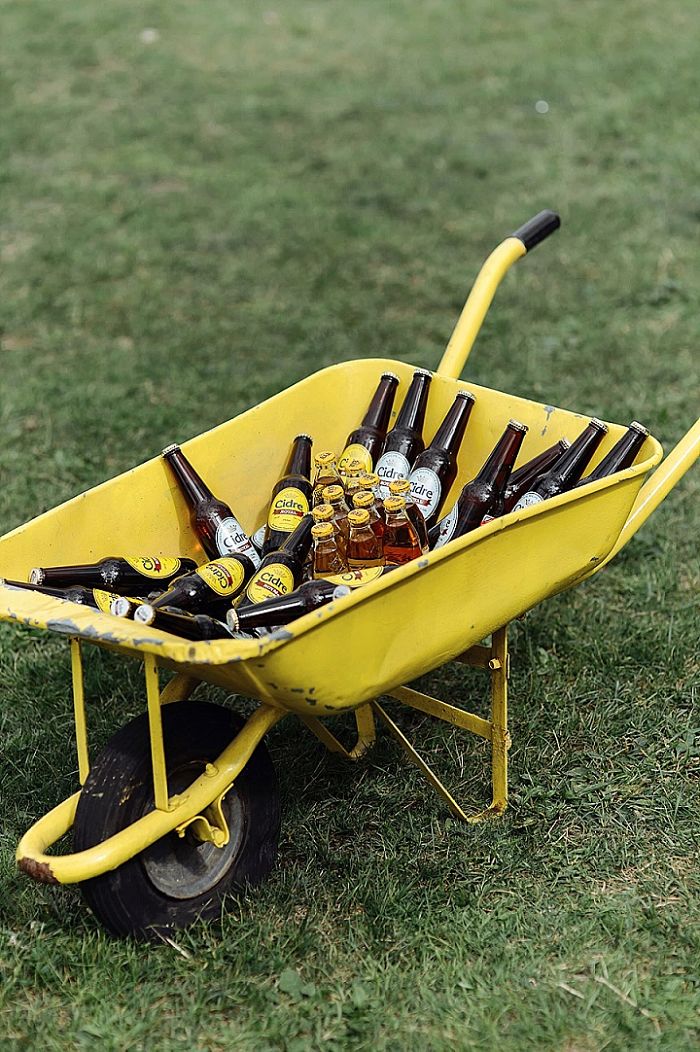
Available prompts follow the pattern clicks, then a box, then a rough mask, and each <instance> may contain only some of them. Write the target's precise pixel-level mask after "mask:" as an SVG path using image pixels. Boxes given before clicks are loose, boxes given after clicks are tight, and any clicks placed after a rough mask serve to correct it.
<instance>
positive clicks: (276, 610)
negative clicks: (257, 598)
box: [228, 590, 311, 632]
mask: <svg viewBox="0 0 700 1052" xmlns="http://www.w3.org/2000/svg"><path fill="white" fill-rule="evenodd" d="M307 609H311V607H310V605H309V601H308V598H307V597H306V596H305V595H304V594H303V593H301V592H300V591H299V590H297V591H296V592H290V593H289V594H288V595H283V596H280V597H279V599H266V600H265V601H264V602H262V603H257V604H253V605H251V606H245V607H239V608H238V609H237V610H234V611H233V612H232V615H231V620H230V621H229V622H228V623H229V627H230V628H231V629H232V630H233V631H234V632H236V631H238V630H240V631H241V632H245V631H247V630H248V629H249V628H272V627H273V626H274V625H286V624H287V623H288V622H289V621H294V620H295V619H296V618H297V617H301V615H302V614H304V613H306V611H307Z"/></svg>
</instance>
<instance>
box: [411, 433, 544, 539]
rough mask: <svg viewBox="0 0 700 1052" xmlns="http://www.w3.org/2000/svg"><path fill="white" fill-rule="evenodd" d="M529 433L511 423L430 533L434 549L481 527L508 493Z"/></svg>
mask: <svg viewBox="0 0 700 1052" xmlns="http://www.w3.org/2000/svg"><path fill="white" fill-rule="evenodd" d="M526 433H527V427H526V426H525V424H521V423H519V422H518V421H517V420H510V421H509V422H508V424H507V425H506V429H505V431H504V432H503V434H502V435H501V437H500V438H499V440H498V442H497V443H496V445H495V446H494V448H493V449H492V451H491V453H490V454H489V456H488V459H487V460H486V463H485V464H484V466H483V467H482V469H481V471H480V472H479V474H478V475H477V476H476V478H474V479H472V481H471V482H468V483H467V485H466V486H465V487H464V489H463V490H462V492H461V493H460V495H459V497H458V499H457V502H456V504H455V506H454V507H453V508H452V511H451V512H450V513H449V515H446V516H445V518H444V519H441V520H440V522H436V523H435V525H434V526H433V527H432V529H431V530H430V533H429V537H430V540H431V541H432V543H433V547H434V548H442V546H443V545H444V544H447V542H448V541H450V540H452V539H453V538H455V537H461V536H462V535H463V534H465V533H470V532H471V530H475V529H476V527H477V526H480V525H481V523H482V521H483V519H484V516H485V515H487V514H488V513H489V511H490V510H491V508H492V507H493V506H494V504H495V502H496V501H497V500H498V498H499V496H500V494H501V493H503V491H504V490H505V488H506V486H507V484H508V479H509V478H510V473H511V471H512V470H513V464H514V463H515V460H516V457H517V455H518V453H519V452H520V447H521V445H522V444H523V439H524V438H525V435H526Z"/></svg>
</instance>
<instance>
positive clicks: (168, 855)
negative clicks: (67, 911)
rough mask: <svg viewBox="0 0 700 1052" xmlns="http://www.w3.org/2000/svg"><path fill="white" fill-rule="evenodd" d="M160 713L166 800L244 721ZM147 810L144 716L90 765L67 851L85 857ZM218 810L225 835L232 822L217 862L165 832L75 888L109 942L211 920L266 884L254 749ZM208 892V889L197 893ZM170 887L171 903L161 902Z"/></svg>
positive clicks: (270, 859)
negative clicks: (234, 899) (230, 900)
mask: <svg viewBox="0 0 700 1052" xmlns="http://www.w3.org/2000/svg"><path fill="white" fill-rule="evenodd" d="M162 711H163V738H164V743H165V758H166V765H167V769H168V776H169V786H168V788H169V792H170V794H171V795H172V794H173V793H174V792H178V791H182V789H183V788H184V786H185V785H187V784H188V783H189V782H191V781H193V780H194V778H195V777H197V776H198V775H199V774H201V772H202V770H203V769H204V766H205V764H207V763H209V762H212V761H213V760H215V759H216V757H217V756H219V754H220V753H221V752H222V751H223V749H224V748H225V747H226V745H227V744H228V743H229V742H230V741H231V740H232V739H233V738H234V737H235V736H236V734H237V733H238V732H239V730H240V729H241V727H242V726H243V722H244V721H243V720H242V719H241V718H240V717H239V716H237V715H236V714H235V713H233V712H231V711H229V710H228V709H225V708H222V707H221V706H219V705H211V704H209V703H208V702H192V701H180V702H176V703H174V704H171V705H165V706H164V707H163V710H162ZM152 808H153V783H152V767H151V750H150V739H149V733H148V716H147V714H145V713H144V715H142V716H139V717H137V718H136V719H135V720H132V722H131V723H128V724H127V725H126V726H125V727H122V728H121V730H120V731H118V732H117V733H116V734H115V735H114V737H113V738H111V739H110V741H109V742H108V744H107V745H106V747H105V748H104V749H103V751H102V753H101V754H100V756H99V757H98V758H97V760H96V761H95V762H94V763H93V765H92V767H91V769H90V773H89V775H88V777H87V780H86V782H85V785H84V787H83V791H82V793H81V794H80V800H79V802H78V808H77V811H76V815H75V824H74V827H73V845H74V850H76V851H82V850H84V849H85V848H89V847H93V846H94V845H95V844H98V843H100V842H101V841H103V840H106V839H107V837H109V836H112V835H113V834H114V833H118V832H119V831H120V830H122V829H124V828H125V827H126V826H128V825H130V824H131V823H132V822H135V821H136V820H137V819H138V818H140V817H141V816H142V815H144V814H146V813H147V812H148V811H150V810H152ZM224 810H225V813H226V815H227V819H229V821H230V823H231V829H232V834H233V832H234V829H233V818H234V816H235V822H236V836H235V839H234V837H233V835H232V841H231V846H230V847H229V848H228V853H227V854H226V855H223V856H222V855H221V851H224V852H226V851H227V849H225V848H224V849H219V848H215V847H213V845H211V844H200V843H199V842H198V841H196V840H195V839H194V837H193V836H192V835H191V834H189V833H186V835H185V838H184V839H181V838H179V837H178V836H177V834H176V833H175V832H173V833H169V834H168V835H167V836H166V837H163V838H162V839H161V840H159V841H158V842H157V844H154V845H152V846H151V847H150V848H147V849H146V850H145V851H143V852H141V853H140V854H139V855H136V856H135V857H134V858H132V859H130V860H129V861H128V862H125V863H123V865H121V866H119V867H118V868H117V869H115V870H112V871H110V872H108V873H105V874H103V875H102V876H99V877H93V878H92V879H91V880H88V881H84V882H83V884H82V885H81V887H82V890H83V894H84V896H85V899H86V901H87V903H88V905H89V906H90V909H91V910H92V912H93V913H94V914H95V916H96V917H97V918H98V920H99V921H100V922H101V923H102V924H103V925H104V927H105V928H106V929H107V930H108V931H109V932H111V933H112V934H113V935H118V936H125V935H132V936H135V937H137V938H141V939H152V938H157V937H158V936H159V935H166V934H168V933H169V932H173V931H175V930H177V929H178V928H184V927H185V926H186V925H188V924H191V923H192V922H193V921H195V920H197V919H198V918H200V917H201V918H211V917H215V916H218V915H219V914H220V912H221V908H222V900H223V898H224V895H225V894H226V893H227V892H234V891H240V890H242V889H244V888H245V887H246V886H248V885H255V884H259V883H261V881H263V880H264V879H265V878H266V877H267V876H268V874H269V873H270V870H271V869H272V867H273V865H274V862H275V858H276V856H277V843H278V840H279V829H280V799H279V788H278V784H277V777H276V774H275V769H274V767H273V765H272V761H271V760H270V756H269V754H268V751H267V749H266V748H265V746H264V745H263V744H262V742H261V743H260V744H259V745H258V746H257V748H256V750H255V752H254V753H253V755H252V756H251V758H250V760H249V761H248V763H247V764H246V766H245V767H244V769H243V771H241V773H240V775H239V776H238V778H237V779H236V781H235V783H234V786H233V787H232V788H231V789H230V790H229V792H228V793H227V795H226V797H225V798H224ZM154 857H155V862H154V861H153V859H154ZM183 865H184V869H183ZM154 866H156V867H163V868H162V869H154ZM222 867H223V868H222ZM161 872H162V873H163V874H165V878H166V879H164V880H163V881H161V879H160V874H161ZM190 872H191V873H192V877H191V881H190ZM153 873H155V874H156V878H157V879H156V880H154V879H153ZM183 875H184V880H183V881H182V884H178V883H177V882H178V880H180V877H182V876H183ZM208 882H210V886H209V885H208V886H206V888H205V890H203V891H202V890H200V888H201V886H202V885H203V884H208ZM159 883H160V884H161V885H162V884H163V883H164V884H165V885H166V890H164V889H163V886H159ZM171 887H173V888H174V889H175V890H176V891H177V894H175V895H173V894H170V893H169V891H170V888H171ZM190 888H192V889H195V888H197V891H196V893H193V894H191V895H190V894H189V890H190Z"/></svg>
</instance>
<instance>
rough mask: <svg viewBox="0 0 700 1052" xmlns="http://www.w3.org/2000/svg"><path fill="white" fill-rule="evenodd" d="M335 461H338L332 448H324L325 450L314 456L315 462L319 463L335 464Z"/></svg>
mask: <svg viewBox="0 0 700 1052" xmlns="http://www.w3.org/2000/svg"><path fill="white" fill-rule="evenodd" d="M335 461H336V455H335V453H334V452H333V451H332V450H330V449H324V451H323V452H322V453H317V454H316V456H315V457H314V463H315V464H319V465H323V464H334V463H335Z"/></svg>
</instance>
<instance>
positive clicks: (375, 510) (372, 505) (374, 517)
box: [352, 489, 384, 541]
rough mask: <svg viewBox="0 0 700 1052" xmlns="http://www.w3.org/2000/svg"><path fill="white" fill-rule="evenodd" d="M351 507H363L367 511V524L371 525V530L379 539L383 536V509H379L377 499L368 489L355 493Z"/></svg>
mask: <svg viewBox="0 0 700 1052" xmlns="http://www.w3.org/2000/svg"><path fill="white" fill-rule="evenodd" d="M352 502H353V507H355V508H364V509H365V511H368V512H369V524H370V526H371V527H372V530H373V532H374V533H375V534H376V536H377V537H378V538H379V540H380V541H381V539H382V537H383V536H384V509H383V508H382V509H381V511H380V506H378V504H377V499H376V497H375V496H374V494H373V493H372V492H370V490H367V489H361V490H360V491H359V493H356V494H355V496H354V497H353V498H352Z"/></svg>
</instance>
